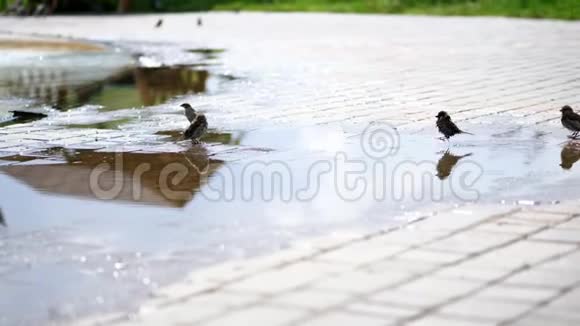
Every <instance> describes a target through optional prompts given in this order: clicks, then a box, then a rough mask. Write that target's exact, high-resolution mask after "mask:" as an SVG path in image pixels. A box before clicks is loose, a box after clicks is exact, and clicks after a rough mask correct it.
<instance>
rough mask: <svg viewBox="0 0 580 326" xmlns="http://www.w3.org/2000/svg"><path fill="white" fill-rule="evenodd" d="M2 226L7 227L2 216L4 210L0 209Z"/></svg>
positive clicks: (0, 223)
mask: <svg viewBox="0 0 580 326" xmlns="http://www.w3.org/2000/svg"><path fill="white" fill-rule="evenodd" d="M0 225H1V226H6V220H4V215H3V214H2V209H1V208H0Z"/></svg>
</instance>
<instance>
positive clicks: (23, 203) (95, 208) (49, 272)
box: [0, 125, 580, 320]
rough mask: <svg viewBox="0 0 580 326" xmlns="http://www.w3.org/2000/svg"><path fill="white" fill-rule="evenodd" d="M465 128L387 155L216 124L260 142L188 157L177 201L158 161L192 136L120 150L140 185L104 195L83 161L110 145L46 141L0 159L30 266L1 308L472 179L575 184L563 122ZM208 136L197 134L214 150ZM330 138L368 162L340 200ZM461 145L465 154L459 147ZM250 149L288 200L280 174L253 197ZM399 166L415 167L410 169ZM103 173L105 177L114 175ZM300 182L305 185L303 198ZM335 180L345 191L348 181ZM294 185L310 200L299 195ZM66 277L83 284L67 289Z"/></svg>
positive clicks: (234, 252)
mask: <svg viewBox="0 0 580 326" xmlns="http://www.w3.org/2000/svg"><path fill="white" fill-rule="evenodd" d="M469 127H470V128H466V129H469V130H470V131H473V132H474V133H475V134H476V135H475V136H472V137H468V136H465V137H456V138H454V139H453V140H452V146H451V147H450V152H449V153H447V154H445V149H446V144H445V143H442V142H440V141H437V140H435V139H434V137H435V134H434V133H433V134H432V135H431V134H429V135H427V134H423V133H422V134H405V133H403V134H402V136H401V146H400V149H399V152H398V153H397V155H394V156H391V157H388V158H386V159H384V160H378V161H375V160H373V159H371V158H369V157H367V156H366V155H365V154H364V153H363V152H362V151H361V149H360V148H359V139H358V137H350V136H349V135H348V134H345V133H344V132H343V131H342V129H341V128H338V127H334V126H326V127H305V128H299V129H264V130H255V131H250V132H246V133H232V134H215V137H216V139H217V138H219V139H222V138H223V139H222V142H223V143H230V144H237V143H239V144H240V146H241V147H239V149H237V150H236V151H238V152H243V150H244V148H249V149H268V150H269V151H259V153H260V155H252V156H250V157H244V158H242V159H239V160H236V159H234V160H233V161H230V162H228V161H225V162H223V161H219V159H220V158H221V157H222V156H223V157H228V155H229V154H230V155H232V157H234V158H235V155H236V154H235V153H233V154H232V153H229V154H228V153H224V154H219V153H218V154H216V155H215V156H212V160H213V159H215V161H213V164H214V166H213V168H212V169H211V170H212V172H211V173H210V174H209V177H208V179H207V180H205V181H203V182H201V181H200V180H198V179H195V173H196V172H195V171H191V170H190V171H189V172H187V173H186V174H185V175H186V177H185V179H184V180H185V181H183V183H180V182H177V183H176V186H175V187H177V188H174V189H173V190H182V191H185V196H184V197H180V198H179V199H173V200H171V199H167V198H166V197H164V194H163V193H162V192H161V191H160V189H159V185H160V183H159V182H158V180H160V179H163V178H171V177H174V176H175V174H171V173H170V174H168V175H166V176H165V177H162V174H163V172H162V171H163V167H164V166H166V165H167V163H181V164H182V165H185V166H187V165H189V164H190V163H191V162H196V160H200V159H201V160H202V161H204V162H205V160H206V159H207V157H208V154H207V153H206V152H205V151H203V150H202V149H201V148H200V147H195V146H193V147H192V149H191V151H189V152H186V153H185V154H171V153H158V154H139V153H133V154H125V155H126V156H125V158H124V160H123V163H124V164H123V167H120V168H118V169H117V171H118V172H120V176H121V180H122V181H123V184H128V185H130V186H131V187H133V186H136V187H137V189H139V193H140V197H138V198H134V197H132V196H134V194H135V189H133V188H128V189H127V191H126V192H125V191H123V192H121V193H120V194H119V195H118V196H117V197H116V200H110V201H106V200H105V201H97V200H94V198H95V197H94V193H92V192H91V191H90V189H87V183H88V181H87V180H88V179H89V177H90V176H89V174H90V171H91V169H92V168H94V167H95V166H97V165H98V164H101V163H107V162H109V163H113V162H114V155H113V154H111V153H92V152H90V151H84V152H83V151H77V152H68V154H67V152H66V151H64V152H62V153H61V152H59V151H58V150H55V151H53V152H52V153H50V154H52V155H53V156H54V155H56V156H59V157H60V158H61V160H65V161H67V162H68V163H66V164H63V163H59V162H58V161H56V162H51V163H52V164H50V165H46V166H43V164H47V162H46V161H39V162H35V165H33V166H18V165H12V166H3V167H0V183H1V184H2V185H3V187H2V188H1V189H0V198H2V201H1V202H0V206H1V208H2V211H3V213H4V217H5V219H6V224H7V227H4V228H2V227H0V239H2V246H0V253H2V254H1V255H0V261H1V262H2V264H1V266H3V268H6V269H7V270H8V271H10V270H13V271H26V273H22V272H12V273H8V274H7V276H5V277H2V278H1V279H0V290H1V291H2V293H3V294H5V295H4V296H2V297H3V298H15V297H19V298H22V300H21V301H14V300H8V299H0V307H2V308H0V309H2V310H3V311H19V310H17V309H20V308H18V307H16V306H15V305H16V302H22V301H24V300H38V301H35V305H32V307H33V308H29V309H28V310H29V311H28V314H17V313H10V314H9V316H10V318H12V317H14V318H17V316H18V318H20V317H21V316H29V317H28V318H32V319H31V320H44V319H45V318H51V317H50V316H53V317H52V318H63V315H65V316H66V315H67V314H74V313H75V312H76V313H82V312H85V311H95V310H107V309H110V308H111V307H116V306H117V307H118V306H126V305H128V304H129V302H131V301H132V300H135V299H136V298H143V297H144V296H145V295H146V294H147V292H148V291H149V290H150V289H151V287H152V286H154V284H156V283H166V282H169V281H170V280H174V279H175V278H178V277H179V276H180V275H183V274H184V273H186V272H188V271H189V270H190V269H191V268H192V267H199V266H203V265H206V264H210V263H213V262H216V261H220V260H224V259H231V258H236V257H243V256H246V255H252V254H255V253H260V252H264V251H272V250H276V249H277V248H281V247H286V246H288V245H289V244H290V243H292V242H294V241H295V240H296V239H299V238H304V237H305V236H308V235H314V234H323V233H328V232H329V231H332V230H339V229H344V228H348V229H360V228H363V229H364V228H376V226H377V225H384V224H388V223H397V222H396V221H395V220H393V218H394V217H395V216H404V215H405V213H407V212H411V211H413V210H415V209H418V208H420V207H424V206H425V205H429V204H432V203H433V202H437V201H440V202H441V203H444V204H449V203H462V202H464V201H465V200H472V199H474V197H473V195H474V190H476V191H477V192H478V196H479V200H480V201H482V202H497V201H500V200H504V199H505V200H508V201H512V200H518V199H526V200H542V201H547V200H552V199H565V198H568V197H569V196H572V195H573V194H574V191H572V189H575V187H576V184H577V183H576V182H577V181H578V178H579V177H580V169H579V168H577V167H578V166H572V168H570V169H569V170H564V169H563V168H562V167H561V166H560V164H562V158H564V164H563V165H564V166H565V167H568V166H570V165H571V164H572V163H574V161H575V160H577V159H578V157H579V156H578V155H577V154H576V152H574V151H573V150H571V149H570V147H564V145H565V142H564V140H565V138H564V135H565V132H564V131H562V130H560V129H554V130H550V131H553V132H552V133H546V134H540V133H537V132H536V131H534V130H533V128H521V129H517V130H516V129H513V128H511V127H510V126H503V127H502V126H498V125H495V126H494V127H493V128H494V129H495V130H497V132H496V133H494V134H493V135H490V136H488V135H489V134H490V133H489V131H488V130H489V126H469ZM512 130H514V131H513V132H507V131H512ZM504 131H505V132H504ZM224 137H225V138H224ZM226 138H227V139H226ZM206 141H207V140H206ZM211 145H212V144H211V143H208V144H207V145H206V146H207V147H208V148H209V149H210V150H211ZM340 151H343V152H345V153H347V154H346V155H347V158H348V160H360V162H361V163H362V164H366V166H367V171H366V172H362V173H361V174H360V175H359V176H362V180H363V181H364V182H366V184H367V187H368V188H367V189H366V191H364V192H363V194H362V196H361V198H360V199H357V200H353V201H349V200H346V199H345V198H344V197H341V193H340V191H339V190H337V187H338V188H340V184H339V185H338V186H337V180H338V181H344V178H343V177H342V175H344V174H341V173H338V174H336V172H337V171H338V170H339V169H338V165H336V163H335V162H334V161H333V160H334V158H335V154H336V152H340ZM234 152H235V151H234ZM450 153H452V154H453V155H455V156H456V157H455V158H454V157H453V156H450V155H451V154H450ZM467 154H471V155H470V156H467V157H464V158H462V159H460V160H456V159H457V157H458V156H463V155H467ZM63 158H64V159H63ZM0 160H1V159H0ZM260 161H264V162H273V161H276V162H278V163H279V164H280V165H279V167H281V168H282V170H281V171H282V172H284V171H285V170H284V169H285V168H287V169H288V170H287V171H289V173H290V179H286V182H287V181H291V183H286V184H285V185H283V187H291V188H284V189H286V190H288V192H287V194H290V197H289V198H290V200H289V201H286V200H283V199H281V198H280V197H279V196H280V194H282V193H285V192H283V191H281V190H278V189H282V188H279V187H280V186H277V187H276V186H275V187H274V189H275V190H274V192H273V194H274V197H273V198H272V199H271V200H269V198H267V195H268V194H269V190H268V189H271V187H272V185H275V183H273V182H271V181H268V180H266V181H264V183H263V185H264V189H265V190H266V197H263V195H262V194H261V190H262V187H260V186H258V185H260V184H261V181H260V180H253V179H252V178H248V176H249V175H250V176H251V174H250V173H251V172H259V173H262V174H265V175H267V176H268V175H273V174H269V173H272V172H275V171H276V170H275V169H274V170H272V167H264V166H262V165H260V164H258V163H259V162H260ZM0 162H1V161H0ZM325 162H327V163H329V164H330V166H331V170H330V172H328V173H325V174H321V177H320V178H319V179H316V178H312V174H311V173H312V171H311V170H310V169H311V168H312V167H313V166H319V167H321V169H322V170H324V167H325V165H324V164H326V163H325ZM142 163H149V164H150V165H151V169H150V170H148V171H147V172H145V174H143V176H142V177H136V175H135V171H136V170H137V168H138V166H139V165H140V164H142ZM376 163H381V164H384V166H385V167H386V171H387V172H386V173H385V174H377V173H376V172H371V170H370V167H372V166H373V164H376ZM0 164H1V163H0ZM210 164H211V163H210ZM397 169H401V170H399V171H398V172H399V173H393V171H397ZM347 170H348V169H347ZM34 171H38V173H33V172H34ZM47 171H51V172H50V173H48V172H47ZM348 171H349V170H348ZM478 171H480V172H482V173H483V174H482V175H481V178H479V179H478V180H477V181H476V183H475V186H474V189H470V188H465V189H464V188H462V187H461V183H460V181H461V180H462V178H461V177H463V176H466V175H467V174H466V173H471V175H475V174H474V173H477V172H478ZM403 172H410V173H411V175H412V176H415V179H413V180H406V179H405V178H404V173H403ZM111 173H113V172H111ZM113 174H114V173H113ZM447 174H449V176H447V177H446V178H445V176H446V175H447ZM111 175H112V174H111ZM111 175H108V176H107V175H105V176H104V178H105V180H109V181H111V180H113V179H112V176H111ZM337 175H338V177H337ZM355 176H356V175H355ZM417 176H426V177H427V178H428V180H427V182H425V181H423V180H421V179H419V178H417ZM267 179H268V178H267ZM136 180H140V183H139V184H136V183H135V181H136ZM196 180H197V181H196ZM282 180H284V179H282ZM351 181H352V180H351ZM309 182H312V183H310V184H309ZM180 184H181V185H182V186H183V187H181V188H180V186H179V185H180ZM381 185H384V186H387V188H386V189H387V190H386V192H385V194H384V195H383V196H382V197H380V199H379V200H377V199H376V198H375V197H374V196H375V193H374V192H373V191H371V190H373V189H377V188H378V187H379V186H381ZM411 185H413V187H411ZM102 186H103V187H104V188H105V189H110V187H111V186H112V184H111V183H109V184H107V183H106V182H105V183H104V184H103V185H102ZM212 189H213V190H218V191H217V192H212V191H211V190H212ZM300 189H309V190H310V192H309V193H308V194H306V195H304V196H305V197H300V196H299V195H298V190H300ZM250 190H251V191H250ZM342 191H344V192H343V193H342V194H343V195H345V194H346V195H352V194H353V193H354V192H355V191H356V190H355V189H354V188H350V189H342ZM414 192H416V194H417V196H416V197H413V195H414ZM215 194H218V195H219V196H218V198H217V199H216V198H213V199H212V198H211V196H210V195H215ZM309 194H310V197H311V198H310V197H309ZM434 195H437V196H435V197H436V198H434ZM220 196H221V197H220ZM304 198H307V200H301V199H304ZM119 264H120V265H119ZM119 266H122V267H121V268H117V267H119ZM53 274H54V275H53ZM39 275H42V276H43V277H40V276H39ZM59 275H69V277H67V279H66V281H64V280H63V284H62V286H63V287H64V289H61V290H59V291H52V292H51V291H47V292H44V294H43V295H42V296H40V297H39V298H37V296H38V295H37V292H33V291H32V290H31V289H30V285H31V284H33V285H35V286H36V288H40V289H42V288H47V287H49V286H52V285H51V284H54V282H58V280H62V278H61V277H60V276H59ZM19 284H21V285H19ZM71 288H75V289H78V288H81V289H83V290H82V291H72V290H71V291H67V290H66V289H71ZM119 293H121V294H119ZM123 293H130V294H131V295H127V296H125V295H124V294H123ZM96 298H99V299H98V300H97V299H96ZM97 301H98V302H97ZM101 301H104V302H105V303H103V302H101ZM12 309H15V310H12ZM30 310H32V311H30ZM47 311H48V312H47ZM47 314H49V315H50V316H47ZM54 316H56V317H54Z"/></svg>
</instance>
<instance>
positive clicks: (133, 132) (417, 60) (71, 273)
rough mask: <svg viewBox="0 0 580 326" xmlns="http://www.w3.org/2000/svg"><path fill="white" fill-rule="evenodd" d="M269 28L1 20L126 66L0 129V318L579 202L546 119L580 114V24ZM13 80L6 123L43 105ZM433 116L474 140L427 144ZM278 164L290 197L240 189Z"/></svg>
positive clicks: (62, 314) (571, 161) (359, 21)
mask: <svg viewBox="0 0 580 326" xmlns="http://www.w3.org/2000/svg"><path fill="white" fill-rule="evenodd" d="M273 16H276V17H273ZM273 16H270V15H257V16H254V15H253V14H251V15H250V14H242V15H227V14H216V15H210V16H209V18H208V19H207V20H204V22H205V24H204V28H203V29H199V30H196V34H195V37H193V36H192V32H191V30H190V29H188V28H187V27H188V26H189V25H188V24H189V23H191V21H194V20H193V19H192V17H191V16H188V15H175V16H170V18H168V19H166V23H165V24H164V25H165V26H164V29H162V30H152V29H151V30H150V28H149V27H151V26H152V24H150V23H149V21H148V20H147V19H148V17H147V16H143V17H141V16H137V17H123V18H121V17H98V18H95V17H84V18H82V20H80V18H70V19H79V24H78V26H77V27H78V28H75V29H74V30H71V29H70V27H68V26H69V25H68V22H67V21H66V19H69V18H64V17H63V18H59V17H54V18H53V17H50V18H47V20H46V21H47V22H50V23H51V24H49V25H44V24H40V23H38V22H35V21H34V20H26V21H15V20H12V19H7V21H8V22H7V23H10V24H11V25H9V26H8V25H5V24H7V23H5V22H4V21H2V22H0V27H2V28H5V29H12V28H18V29H19V31H21V32H36V31H42V32H43V33H50V34H62V35H66V36H73V37H77V38H87V39H92V40H96V41H107V42H108V43H107V44H108V45H111V46H112V48H115V47H119V48H121V52H114V53H113V54H110V55H112V56H117V55H120V54H119V53H121V54H122V55H123V57H124V58H126V59H127V57H126V56H125V55H126V53H133V54H136V55H135V57H132V56H129V58H128V61H129V63H130V65H131V66H130V67H129V68H128V70H127V67H124V66H123V67H121V70H120V71H122V72H123V73H121V75H122V76H123V77H122V78H120V79H115V78H113V79H110V76H111V74H110V73H109V72H107V73H106V74H105V73H104V69H99V70H103V72H102V73H103V75H102V76H100V75H99V76H100V77H99V78H96V79H97V81H96V82H94V81H90V82H87V83H85V81H86V79H85V81H83V82H82V83H78V84H75V85H76V86H67V87H65V89H67V92H69V91H68V90H70V94H76V93H75V92H78V91H79V89H81V90H82V89H84V86H85V85H91V87H88V88H87V89H89V90H91V91H90V92H89V93H90V96H88V97H86V98H87V99H88V100H86V101H85V100H83V101H79V100H78V99H77V98H78V96H77V97H75V98H73V99H72V100H70V101H69V102H66V101H65V102H63V103H65V104H63V105H62V108H65V110H56V109H49V108H47V107H42V109H43V110H45V111H43V112H46V113H47V115H48V116H47V117H46V118H43V119H40V120H36V121H32V122H30V121H28V122H24V121H22V123H19V124H6V125H3V126H2V127H0V184H1V185H2V187H0V198H1V200H0V209H1V211H2V215H3V220H4V223H3V224H2V225H0V292H2V293H3V295H2V296H0V324H2V323H4V324H8V325H38V324H50V323H64V322H67V321H70V320H73V319H76V318H80V317H83V316H85V315H88V314H92V313H96V312H107V311H116V310H125V309H130V308H132V307H135V306H136V304H137V303H138V302H139V301H141V300H143V299H145V298H147V297H148V296H149V295H150V294H151V293H154V292H155V290H156V289H157V288H158V287H159V286H162V285H165V284H169V283H171V282H173V281H175V280H178V279H180V278H181V277H183V276H184V275H186V274H187V273H188V272H189V271H190V270H191V269H195V268H200V267H203V266H207V265H211V264H214V263H216V262H220V261H225V260H236V259H241V258H245V257H248V256H253V255H256V254H260V253H264V252H271V251H276V250H279V249H281V248H286V247H289V246H292V244H294V243H295V242H296V241H298V240H300V239H304V238H306V237H310V236H312V235H319V234H326V233H329V232H333V231H335V230H344V229H348V230H359V229H361V230H369V229H371V230H372V229H376V228H378V227H379V226H381V227H382V226H385V225H398V224H401V223H405V222H407V221H408V220H410V219H414V218H416V217H418V216H424V215H428V214H431V212H432V206H436V207H447V206H449V207H451V206H454V205H456V204H462V203H466V202H472V201H478V202H482V203H498V202H504V203H505V204H506V205H511V204H513V203H514V202H520V203H532V204H534V203H536V202H544V203H546V202H551V201H555V200H563V199H566V198H573V197H574V196H576V195H575V189H576V188H577V187H576V185H577V184H578V181H579V179H578V178H579V177H580V172H579V171H580V169H578V163H577V161H578V159H579V158H580V154H578V153H579V151H578V150H577V149H578V147H579V146H578V143H577V142H575V141H569V140H568V139H567V138H566V135H567V133H566V131H564V130H562V129H561V127H560V126H559V121H558V117H559V112H558V108H559V106H561V105H562V104H564V103H566V104H570V105H572V106H574V107H575V106H578V105H579V104H578V103H580V102H579V101H580V97H579V96H580V94H579V93H578V89H579V86H580V84H579V81H578V78H577V75H578V70H579V69H580V65H579V61H578V60H577V58H578V56H579V55H580V52H579V50H578V49H579V47H578V46H579V44H580V43H578V42H579V41H578V38H577V35H578V31H579V28H580V27H579V26H578V25H577V24H576V23H559V22H529V21H519V20H501V24H499V23H498V24H490V21H488V20H486V19H443V18H430V19H427V18H421V17H374V16H352V17H350V16H349V18H348V19H346V18H345V17H343V16H334V15H328V16H327V15H279V16H278V15H273ZM61 19H63V20H61ZM491 20H492V21H493V22H497V21H496V20H494V19H491ZM81 22H82V23H81ZM104 22H106V23H107V24H110V26H108V27H110V28H107V30H110V31H115V34H114V35H111V34H108V33H109V32H106V31H103V30H102V28H101V26H102V24H103V23H104ZM257 22H259V24H258V23H257ZM345 22H346V23H345ZM12 24H13V25H12ZM36 24H38V25H36ZM149 25H151V26H149ZM265 25H267V26H270V28H269V29H268V30H264V28H263V26H265ZM47 26H48V27H47ZM147 26H149V27H147ZM321 26H335V27H336V28H332V29H331V28H328V29H327V28H323V27H321ZM403 27H405V28H403ZM337 29H338V30H337ZM135 30H140V31H143V33H140V34H135V33H133V31H135ZM378 31H380V33H378ZM395 31H396V33H395ZM524 31H525V32H524ZM264 33H265V34H264ZM385 33H387V34H385ZM258 35H259V37H258ZM445 35H451V36H453V37H447V36H445ZM474 35H479V37H474ZM281 39H282V40H284V41H283V42H282V41H280V40H281ZM483 39H485V40H486V41H485V42H483V41H482V40H483ZM124 40H130V42H125V41H124ZM538 40H539V41H538ZM554 40H556V41H554ZM536 42H541V44H542V46H541V47H540V46H537V44H536ZM192 49H193V50H192ZM206 49H209V50H206ZM211 49H225V51H221V50H218V51H216V50H211ZM124 51H126V53H125V52H124ZM84 55H85V56H86V55H87V54H84ZM93 55H94V54H93ZM55 59H56V58H55ZM85 59H87V57H84V58H83V59H81V60H80V61H81V62H84V61H85ZM93 59H94V58H93ZM93 59H91V60H93ZM91 60H87V61H89V62H93V61H91ZM97 62H98V61H97ZM115 63H118V61H115ZM435 63H436V64H435ZM115 67H116V65H115ZM89 68H90V67H89ZM89 68H88V70H87V71H89V72H90V73H88V74H89V75H91V78H92V77H95V76H94V74H93V73H92V71H93V70H91V69H94V67H93V68H90V69H89ZM115 69H116V68H115ZM115 69H113V70H115ZM75 71H82V69H76V70H75ZM115 71H116V70H115ZM127 71H129V72H127ZM34 74H37V73H36V72H35V73H34ZM123 74H126V75H123ZM41 75H42V74H41ZM113 75H115V74H113ZM238 76H240V77H242V78H237V77H238ZM73 79H74V80H76V78H73ZM33 80H34V79H33ZM41 80H42V78H41ZM50 80H51V82H50V83H49V84H50V85H52V84H57V83H53V82H52V79H50ZM212 80H213V81H214V82H215V83H218V86H216V87H214V86H211V85H212V83H214V82H212ZM161 81H162V82H161ZM222 82H223V84H220V83H222ZM18 85H23V84H18ZM27 85H33V87H32V88H33V89H37V88H38V85H44V82H42V83H40V84H38V83H37V84H34V83H32V84H30V83H29V84H27ZM94 85H96V86H94ZM143 85H145V86H143ZM214 85H215V84H214ZM220 85H223V87H221V86H220ZM21 88H22V87H20V86H18V87H16V90H15V91H14V92H13V93H9V94H8V95H5V96H4V95H3V96H2V98H1V99H0V101H2V102H1V103H2V105H3V108H5V109H4V110H5V111H8V109H11V110H13V109H14V108H15V107H16V108H21V107H26V106H28V108H31V107H34V106H38V103H45V104H47V105H50V104H53V103H54V102H55V101H54V100H52V99H53V98H52V97H51V100H48V101H45V100H43V99H45V98H46V97H45V96H44V95H43V96H36V95H35V94H37V93H35V92H30V91H29V92H28V94H31V95H30V96H29V95H27V93H26V92H24V91H22V89H21ZM4 89H6V88H4ZM40 89H41V91H39V92H38V93H39V94H42V93H43V92H44V91H42V88H40ZM143 89H146V91H143ZM94 90H96V91H94ZM21 91H22V92H21ZM59 92H61V91H60V88H54V91H51V92H49V93H50V94H57V95H58V94H59ZM3 94H4V93H3ZM13 96H21V97H22V98H13ZM56 98H57V99H58V96H57V97H56ZM65 98H67V99H68V97H65ZM35 101H38V102H35ZM67 101H68V100H67ZM56 102H58V100H57V101H56ZM182 102H189V103H191V104H192V105H193V106H194V107H195V108H196V109H198V110H199V111H201V112H204V113H205V114H206V116H207V117H208V120H209V124H210V130H209V132H208V134H207V135H206V136H205V138H203V139H202V141H203V143H202V144H201V145H194V144H192V143H191V141H184V140H183V139H181V132H182V131H183V130H184V129H185V128H186V127H187V125H188V123H187V120H186V119H185V117H184V115H183V110H182V109H181V108H180V107H179V104H181V103H182ZM5 103H6V104H5ZM35 103H36V104H35ZM85 104H86V105H85ZM443 109H445V110H447V111H449V112H450V113H451V114H452V116H453V118H454V119H455V121H457V123H458V124H459V125H460V126H461V127H462V128H463V129H465V130H467V131H470V132H473V133H474V134H475V135H474V136H467V135H465V136H460V137H456V138H454V139H453V140H452V142H451V145H449V146H448V144H446V143H443V142H441V141H439V140H437V139H436V137H438V135H437V133H436V132H435V130H434V118H433V116H434V115H435V114H436V112H437V111H439V110H443ZM383 123H385V124H383ZM369 126H371V127H369ZM392 127H396V130H394V129H393V128H392ZM367 128H371V129H367ZM373 128H374V129H373ZM372 130H379V131H381V132H383V133H385V136H387V137H386V138H385V139H386V146H383V145H384V144H385V143H384V142H383V141H381V140H379V139H375V141H374V142H373V141H371V142H367V140H368V139H367V138H366V137H367V136H369V135H371V134H369V131H372ZM365 131H366V132H365ZM369 144H371V145H369ZM381 144H383V145H381ZM369 146H370V147H369ZM266 163H270V164H272V163H275V165H269V166H268V165H265V164H266ZM349 169H353V170H354V171H359V172H357V174H355V175H354V177H355V178H357V177H358V179H355V180H353V179H348V180H347V177H346V175H345V174H344V172H346V171H349ZM361 169H363V170H362V172H360V170H361ZM373 169H375V170H373ZM376 169H378V170H376ZM407 172H408V174H409V175H411V176H412V178H411V179H405V178H406V175H407ZM275 173H279V174H280V175H281V178H282V180H286V183H283V184H282V188H281V187H280V186H279V185H277V184H276V183H277V181H276V179H274V178H266V180H260V179H253V176H254V175H255V174H258V175H260V174H261V175H266V176H267V177H269V176H272V175H275ZM318 174H320V178H317V177H316V176H317V175H318ZM419 176H421V178H420V177H419ZM423 176H424V177H425V178H426V180H427V181H425V180H424V179H422V177H423ZM288 180H289V181H291V182H288ZM356 180H359V182H358V183H356V182H355V181H356ZM360 180H362V181H360ZM347 181H348V183H347ZM361 182H362V183H361ZM361 184H362V185H366V186H367V188H366V189H363V190H360V189H358V188H357V187H356V186H357V185H358V186H360V185H361ZM289 185H291V186H289ZM284 187H291V188H284ZM272 189H273V190H272ZM381 189H382V190H381ZM301 190H305V191H301ZM359 191H360V193H361V195H360V196H357V193H358V192H359ZM381 191H382V192H381ZM22 302H28V303H29V304H28V305H26V306H23V305H22V304H21V303H22Z"/></svg>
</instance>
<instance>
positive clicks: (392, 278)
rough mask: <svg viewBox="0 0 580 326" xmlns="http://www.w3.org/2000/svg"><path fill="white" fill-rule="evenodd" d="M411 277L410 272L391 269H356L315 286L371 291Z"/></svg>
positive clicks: (352, 290) (345, 291)
mask: <svg viewBox="0 0 580 326" xmlns="http://www.w3.org/2000/svg"><path fill="white" fill-rule="evenodd" d="M409 277H411V275H409V274H408V273H405V272H399V271H391V272H385V273H383V274H377V273H368V272H363V271H354V272H349V273H344V274H341V275H338V276H334V277H331V278H327V279H324V280H322V281H319V282H316V283H315V284H314V285H313V286H314V287H315V288H317V289H321V290H326V291H336V292H340V293H369V292H373V291H378V290H380V289H381V288H384V287H386V286H391V285H394V284H397V283H399V282H401V281H404V280H406V279H408V278H409Z"/></svg>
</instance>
